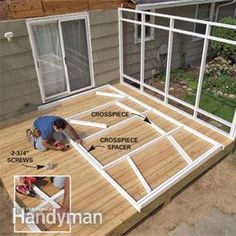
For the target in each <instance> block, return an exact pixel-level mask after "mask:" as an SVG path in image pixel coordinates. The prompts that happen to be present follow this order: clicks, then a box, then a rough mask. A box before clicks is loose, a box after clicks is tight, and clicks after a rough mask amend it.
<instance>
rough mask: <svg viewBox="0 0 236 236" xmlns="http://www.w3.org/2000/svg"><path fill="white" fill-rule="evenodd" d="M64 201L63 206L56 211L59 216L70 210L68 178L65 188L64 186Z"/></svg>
mask: <svg viewBox="0 0 236 236" xmlns="http://www.w3.org/2000/svg"><path fill="white" fill-rule="evenodd" d="M64 191H65V192H64V199H63V204H62V207H61V208H60V209H58V212H59V214H60V215H63V214H64V213H66V212H69V211H70V210H71V209H70V179H69V177H67V178H66V180H65V186H64Z"/></svg>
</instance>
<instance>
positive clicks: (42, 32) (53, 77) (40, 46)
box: [32, 22, 67, 98]
mask: <svg viewBox="0 0 236 236" xmlns="http://www.w3.org/2000/svg"><path fill="white" fill-rule="evenodd" d="M32 32H33V36H34V41H35V47H36V51H37V66H38V69H39V73H40V79H41V84H42V85H41V89H42V90H43V92H44V96H45V97H46V98H50V97H51V96H54V95H55V94H61V93H65V92H67V85H66V80H65V78H66V76H65V69H64V65H63V60H62V52H61V44H60V35H59V30H58V26H57V23H55V22H54V23H48V24H41V25H33V26H32Z"/></svg>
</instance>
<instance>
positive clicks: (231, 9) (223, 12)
mask: <svg viewBox="0 0 236 236" xmlns="http://www.w3.org/2000/svg"><path fill="white" fill-rule="evenodd" d="M235 11H236V3H235V4H231V5H228V6H225V7H221V8H220V10H219V15H218V20H219V21H220V19H222V18H224V17H227V16H231V17H234V14H235Z"/></svg>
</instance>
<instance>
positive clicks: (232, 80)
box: [204, 57, 236, 94]
mask: <svg viewBox="0 0 236 236" xmlns="http://www.w3.org/2000/svg"><path fill="white" fill-rule="evenodd" d="M206 74H207V77H206V79H205V82H204V85H205V88H209V89H211V90H217V91H221V92H222V93H227V94H231V93H232V94H236V65H235V64H232V61H230V60H227V59H224V58H223V57H216V58H214V59H213V60H212V61H210V62H209V63H208V64H207V66H206Z"/></svg>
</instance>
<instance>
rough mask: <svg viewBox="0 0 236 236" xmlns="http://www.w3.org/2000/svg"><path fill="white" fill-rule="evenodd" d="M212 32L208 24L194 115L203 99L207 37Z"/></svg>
mask: <svg viewBox="0 0 236 236" xmlns="http://www.w3.org/2000/svg"><path fill="white" fill-rule="evenodd" d="M210 33H211V26H210V25H207V26H206V38H205V39H204V45H203V52H202V61H201V66H200V73H199V79H198V88H197V95H196V100H195V108H194V114H193V117H194V118H196V117H197V111H198V108H199V104H200V99H201V92H202V83H203V79H204V74H205V65H206V59H207V52H208V46H209V40H208V39H207V36H209V35H210Z"/></svg>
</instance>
